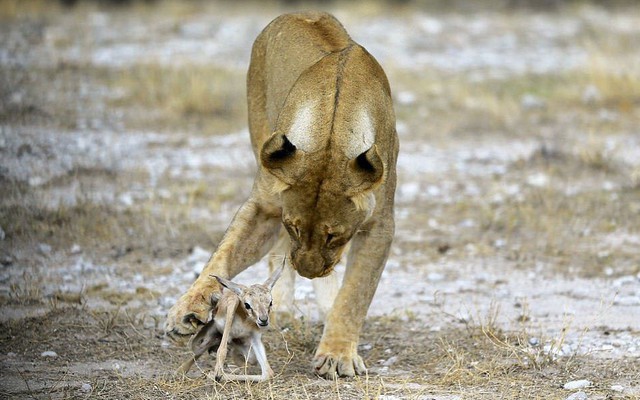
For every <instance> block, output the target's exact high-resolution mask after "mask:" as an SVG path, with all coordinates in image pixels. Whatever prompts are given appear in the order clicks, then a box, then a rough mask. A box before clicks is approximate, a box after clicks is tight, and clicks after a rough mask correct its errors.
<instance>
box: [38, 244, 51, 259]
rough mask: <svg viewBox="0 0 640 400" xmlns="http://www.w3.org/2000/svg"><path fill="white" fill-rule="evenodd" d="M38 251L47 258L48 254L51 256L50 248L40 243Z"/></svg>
mask: <svg viewBox="0 0 640 400" xmlns="http://www.w3.org/2000/svg"><path fill="white" fill-rule="evenodd" d="M38 251H39V252H40V254H42V255H44V256H48V255H49V254H51V246H49V245H48V244H46V243H40V244H39V245H38Z"/></svg>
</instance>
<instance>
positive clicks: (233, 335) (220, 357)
mask: <svg viewBox="0 0 640 400" xmlns="http://www.w3.org/2000/svg"><path fill="white" fill-rule="evenodd" d="M283 267H284V264H283V266H282V267H280V268H278V269H277V270H276V271H274V273H273V275H271V276H270V277H269V279H267V281H266V282H265V283H263V284H261V285H260V284H256V285H251V286H244V285H240V284H238V283H234V282H231V281H230V280H228V279H224V278H221V277H219V276H215V275H212V276H213V277H214V278H216V279H217V280H218V282H219V283H220V285H222V286H223V287H224V288H226V289H228V290H223V292H222V294H218V295H217V296H216V297H215V298H212V303H214V302H215V305H214V308H213V309H212V310H211V317H210V320H209V322H208V323H206V324H205V325H204V326H203V327H202V329H200V331H199V332H198V333H197V334H196V335H195V337H194V338H193V339H192V341H191V350H192V351H193V357H192V358H190V359H189V360H187V361H185V362H184V363H183V364H182V365H181V366H180V368H179V369H178V373H183V374H185V373H187V372H188V371H189V369H190V368H191V366H192V365H193V363H194V362H195V360H197V359H198V358H200V356H201V355H202V354H204V353H205V352H206V351H209V352H210V353H212V352H214V351H215V352H216V366H215V369H214V371H213V378H215V379H216V380H224V381H232V380H236V381H253V382H259V381H265V380H267V379H269V378H271V377H272V376H273V371H272V370H271V367H270V366H269V362H268V361H267V353H266V352H265V349H264V345H263V344H262V329H263V328H265V327H267V326H268V325H269V312H270V311H271V307H272V305H273V302H272V300H271V289H272V288H273V285H274V284H275V283H276V281H277V280H278V278H279V277H280V274H281V273H282V269H283ZM229 348H230V349H231V350H232V354H233V356H234V359H236V360H237V359H239V355H240V354H241V355H242V356H244V360H246V361H249V360H250V359H251V356H252V355H255V358H256V359H257V360H258V363H259V364H260V368H261V369H262V373H261V374H260V375H233V374H227V373H226V372H224V362H225V359H226V357H227V350H228V349H229ZM238 353H240V354H238Z"/></svg>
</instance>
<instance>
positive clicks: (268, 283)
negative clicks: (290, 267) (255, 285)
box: [264, 258, 286, 290]
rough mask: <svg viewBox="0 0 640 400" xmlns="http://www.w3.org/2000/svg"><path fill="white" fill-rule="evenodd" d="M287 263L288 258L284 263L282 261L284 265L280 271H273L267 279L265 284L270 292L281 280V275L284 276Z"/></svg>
mask: <svg viewBox="0 0 640 400" xmlns="http://www.w3.org/2000/svg"><path fill="white" fill-rule="evenodd" d="M285 262H286V258H285V259H284V261H282V265H281V266H280V267H279V268H278V269H276V270H275V271H273V274H271V276H270V277H269V279H267V281H266V282H265V283H264V285H265V286H267V287H268V288H269V290H271V289H273V286H274V285H275V284H276V282H277V281H278V279H279V278H280V275H282V270H283V269H284V264H285Z"/></svg>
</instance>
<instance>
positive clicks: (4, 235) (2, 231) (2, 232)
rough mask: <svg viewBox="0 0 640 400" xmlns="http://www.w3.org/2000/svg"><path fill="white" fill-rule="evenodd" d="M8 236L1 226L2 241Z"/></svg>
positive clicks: (0, 237)
mask: <svg viewBox="0 0 640 400" xmlns="http://www.w3.org/2000/svg"><path fill="white" fill-rule="evenodd" d="M6 236H7V235H6V234H5V233H4V229H2V227H1V226H0V240H4V238H5V237H6Z"/></svg>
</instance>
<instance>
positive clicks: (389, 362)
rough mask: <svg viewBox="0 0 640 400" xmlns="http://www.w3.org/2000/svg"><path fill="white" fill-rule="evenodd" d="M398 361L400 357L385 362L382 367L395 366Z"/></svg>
mask: <svg viewBox="0 0 640 400" xmlns="http://www.w3.org/2000/svg"><path fill="white" fill-rule="evenodd" d="M396 361H398V357H397V356H393V357H389V358H388V359H387V360H386V361H385V362H383V363H382V365H383V366H385V367H390V366H392V365H393V364H395V363H396Z"/></svg>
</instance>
